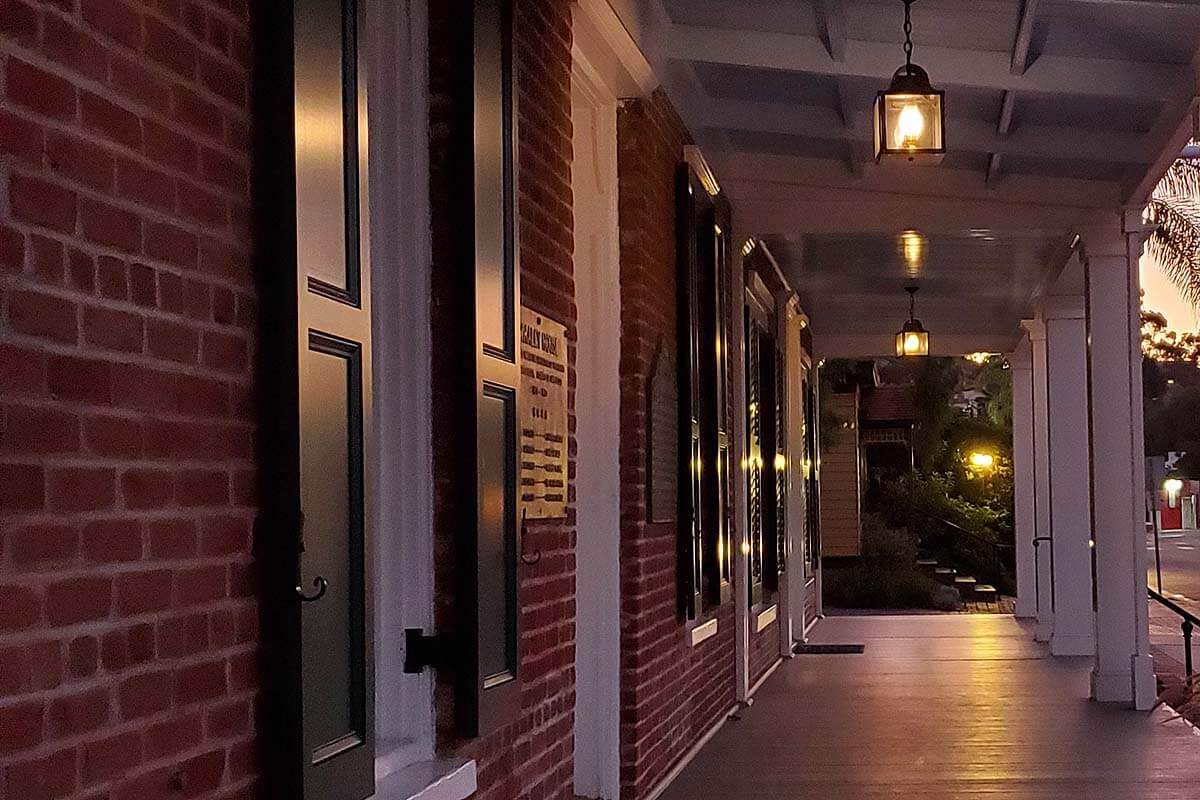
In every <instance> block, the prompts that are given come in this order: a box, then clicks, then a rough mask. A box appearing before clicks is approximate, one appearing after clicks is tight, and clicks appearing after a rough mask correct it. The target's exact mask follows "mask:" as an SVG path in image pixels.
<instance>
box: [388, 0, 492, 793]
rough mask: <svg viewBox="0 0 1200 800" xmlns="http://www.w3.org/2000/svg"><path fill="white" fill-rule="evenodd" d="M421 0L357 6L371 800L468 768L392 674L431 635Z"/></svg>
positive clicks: (399, 673) (469, 771)
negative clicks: (441, 752) (365, 280)
mask: <svg viewBox="0 0 1200 800" xmlns="http://www.w3.org/2000/svg"><path fill="white" fill-rule="evenodd" d="M426 2H427V0H394V1H393V2H385V3H371V4H370V5H369V6H368V8H367V15H368V24H367V26H366V31H367V42H366V43H365V44H366V47H367V48H368V53H369V56H368V57H369V61H368V64H369V66H368V75H367V86H368V92H367V98H368V100H367V103H368V115H367V120H368V126H369V135H368V143H369V144H368V146H369V148H370V158H369V162H368V163H369V164H370V181H369V187H370V188H369V191H370V204H371V206H370V207H371V212H370V213H371V219H372V220H374V221H375V224H374V225H373V226H372V230H371V242H370V246H371V263H372V264H373V265H374V267H375V271H374V273H373V276H372V278H373V286H372V293H373V294H372V305H373V307H374V308H375V309H376V310H377V311H378V312H379V313H377V314H375V316H374V319H373V322H372V325H373V336H374V345H375V346H374V370H373V375H374V387H373V392H374V400H375V403H374V410H373V414H374V419H373V423H374V426H373V428H374V435H375V437H376V441H375V446H374V447H372V448H371V449H372V452H373V454H374V456H373V461H372V463H371V465H370V467H371V480H372V482H373V486H372V488H373V491H372V496H373V497H374V498H375V505H374V507H373V508H372V510H371V513H372V514H374V520H373V522H374V530H375V531H376V537H375V553H374V560H375V561H374V563H375V571H374V574H375V593H374V597H375V720H376V722H375V726H376V758H375V778H376V794H375V798H376V800H416V799H417V798H420V800H461V799H462V798H465V797H468V796H470V795H471V794H472V793H473V792H474V791H475V790H476V774H475V762H474V761H469V760H468V761H463V760H454V761H452V760H444V759H438V758H436V755H435V752H434V705H433V678H432V675H431V673H430V671H429V670H425V671H424V672H422V673H420V674H417V675H409V674H405V673H404V670H403V665H404V629H405V628H421V629H423V630H425V631H427V632H431V631H432V630H433V593H434V585H433V448H432V404H433V397H432V390H431V387H430V371H431V367H430V361H429V355H430V352H431V348H430V336H431V334H430V317H429V299H430V269H431V245H430V233H429V228H430V209H429V135H428V130H429V126H428V111H427V109H428V104H429V80H428V63H429V48H428V23H427V5H426Z"/></svg>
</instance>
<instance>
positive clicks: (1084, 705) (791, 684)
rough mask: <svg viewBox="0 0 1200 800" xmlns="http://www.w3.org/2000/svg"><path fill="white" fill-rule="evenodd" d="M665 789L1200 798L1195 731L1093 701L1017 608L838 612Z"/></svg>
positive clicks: (855, 797)
mask: <svg viewBox="0 0 1200 800" xmlns="http://www.w3.org/2000/svg"><path fill="white" fill-rule="evenodd" d="M815 633H816V636H815V637H814V641H816V642H826V643H864V644H865V645H866V652H865V653H864V654H862V655H802V656H797V657H795V658H794V659H791V660H790V661H788V662H786V663H785V664H784V665H783V666H781V667H780V668H779V669H778V670H777V671H776V672H775V674H774V675H772V676H771V678H770V679H769V680H768V681H767V682H766V684H764V685H763V687H762V688H761V689H760V690H759V693H758V695H757V696H756V698H755V704H754V706H753V707H752V708H750V709H749V710H747V711H745V712H744V713H743V714H742V719H741V720H731V721H729V722H728V723H727V724H726V725H725V727H724V728H723V729H722V730H721V731H720V732H719V733H718V734H717V735H716V736H715V737H714V738H713V740H712V741H711V742H710V743H709V744H708V745H707V746H706V747H705V748H704V750H703V751H702V752H701V753H700V755H699V756H698V757H697V758H696V760H695V761H693V762H692V763H691V764H690V765H689V766H688V767H687V768H686V769H684V770H683V772H682V773H681V774H680V776H679V777H678V778H677V779H676V780H675V781H674V782H673V783H672V785H671V786H670V787H669V788H668V789H667V791H666V793H665V794H664V795H663V798H662V800H702V799H705V798H722V799H723V800H743V799H744V800H808V799H809V798H812V800H877V799H878V798H918V800H963V798H987V800H1052V799H1053V800H1076V799H1077V798H1078V800H1083V798H1087V800H1197V798H1200V736H1197V735H1196V734H1195V733H1194V732H1193V730H1192V729H1191V728H1190V727H1188V726H1187V725H1186V724H1185V723H1183V722H1181V721H1178V720H1175V721H1168V720H1169V719H1170V715H1169V714H1168V713H1167V711H1166V710H1165V709H1163V708H1160V709H1158V710H1157V711H1155V712H1152V713H1151V714H1144V713H1138V712H1134V711H1129V710H1125V709H1120V708H1115V707H1111V706H1106V705H1102V704H1098V703H1092V702H1090V701H1088V700H1087V699H1086V698H1087V694H1088V669H1089V665H1090V659H1053V658H1050V657H1049V656H1048V655H1046V654H1045V653H1044V651H1043V649H1042V647H1041V646H1039V645H1037V644H1035V643H1034V642H1033V641H1032V638H1031V636H1030V634H1029V632H1028V631H1026V630H1025V629H1023V628H1022V627H1021V626H1020V625H1019V624H1018V623H1017V622H1016V621H1015V620H1014V619H1013V618H1012V617H1009V616H998V615H997V616H992V615H974V614H972V615H939V616H926V615H922V616H886V617H884V616H857V617H831V618H829V619H826V620H825V621H823V622H822V623H821V624H820V625H819V626H818V627H817V629H816V631H815Z"/></svg>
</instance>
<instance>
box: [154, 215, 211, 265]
mask: <svg viewBox="0 0 1200 800" xmlns="http://www.w3.org/2000/svg"><path fill="white" fill-rule="evenodd" d="M198 252H199V245H198V244H197V242H196V235H195V234H193V233H191V232H190V231H186V230H184V229H183V228H180V227H178V226H176V225H171V224H169V223H166V222H154V221H149V222H147V223H146V248H145V255H146V256H147V257H148V258H153V259H157V260H159V261H166V262H167V263H169V264H174V265H175V266H177V267H189V268H193V269H194V268H195V266H196V258H197V253H198Z"/></svg>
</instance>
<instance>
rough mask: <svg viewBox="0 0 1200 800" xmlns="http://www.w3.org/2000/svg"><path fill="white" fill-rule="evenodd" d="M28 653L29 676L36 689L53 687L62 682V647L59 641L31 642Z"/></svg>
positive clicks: (41, 689)
mask: <svg viewBox="0 0 1200 800" xmlns="http://www.w3.org/2000/svg"><path fill="white" fill-rule="evenodd" d="M28 655H29V677H30V682H31V683H32V686H33V688H34V689H35V690H38V691H45V690H47V689H53V688H54V687H56V686H58V685H59V684H60V683H62V677H63V656H62V647H61V646H60V645H59V643H58V642H57V641H48V642H37V643H35V644H31V645H30V646H29V653H28Z"/></svg>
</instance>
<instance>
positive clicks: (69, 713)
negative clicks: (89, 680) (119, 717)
mask: <svg viewBox="0 0 1200 800" xmlns="http://www.w3.org/2000/svg"><path fill="white" fill-rule="evenodd" d="M109 705H110V701H109V696H108V689H107V687H100V688H96V689H90V690H88V691H85V692H80V693H79V694H74V695H69V696H66V697H56V698H54V699H53V700H51V701H50V707H49V708H48V709H47V712H46V721H47V724H48V726H49V730H50V733H52V734H54V735H58V736H71V735H74V734H79V733H85V732H87V731H94V730H96V729H97V728H99V727H100V726H101V725H103V724H104V723H105V722H106V721H107V720H108V714H109Z"/></svg>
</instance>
